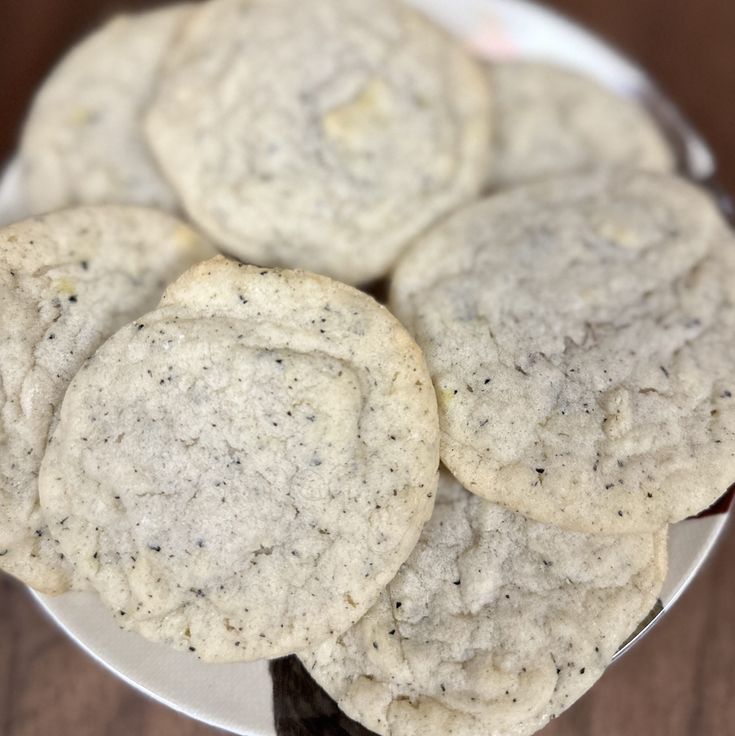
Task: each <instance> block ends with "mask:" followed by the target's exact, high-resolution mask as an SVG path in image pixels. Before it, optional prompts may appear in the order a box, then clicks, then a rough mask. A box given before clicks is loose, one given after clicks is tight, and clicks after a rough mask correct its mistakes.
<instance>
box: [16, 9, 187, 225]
mask: <svg viewBox="0 0 735 736" xmlns="http://www.w3.org/2000/svg"><path fill="white" fill-rule="evenodd" d="M188 12H189V7H188V6H184V5H176V6H173V7H169V8H165V9H163V10H156V11H153V12H149V13H144V14H139V15H128V16H119V17H117V18H114V19H113V20H111V21H110V22H109V23H107V24H106V25H104V26H103V27H102V28H101V29H100V30H98V31H97V32H96V33H93V34H92V35H91V36H89V37H88V38H86V39H85V40H84V41H82V42H81V43H80V44H79V45H78V46H76V47H75V48H74V49H72V51H71V52H70V53H69V54H67V56H66V57H65V58H64V59H63V60H62V61H61V63H60V64H59V65H58V66H57V67H56V69H54V71H53V72H52V73H51V75H50V76H49V78H48V79H47V80H46V81H45V82H44V84H43V86H42V87H41V89H40V91H39V92H38V94H37V95H36V98H35V100H34V102H33V106H32V107H31V111H30V114H29V116H28V120H27V121H26V124H25V129H24V131H23V136H22V139H21V146H20V161H21V168H22V179H23V187H24V190H25V196H26V198H27V201H28V205H29V207H30V209H31V211H32V212H34V213H40V212H49V211H51V210H56V209H61V208H63V207H68V206H69V205H76V204H141V205H150V206H157V207H160V208H163V209H165V210H170V211H173V210H176V209H177V200H176V196H175V195H174V193H173V192H172V191H171V189H170V187H169V186H168V184H167V183H166V182H165V180H164V179H163V177H162V176H161V174H160V173H159V171H158V168H157V165H156V163H155V161H154V160H153V158H152V156H151V155H150V153H149V151H148V148H147V145H146V143H145V141H144V139H143V135H142V131H141V129H140V126H141V116H142V114H143V110H144V109H145V107H146V105H147V103H148V100H149V97H150V96H151V94H152V92H153V89H154V87H155V84H156V80H157V77H158V69H159V67H160V65H161V62H162V59H163V56H164V54H165V52H166V49H167V48H168V45H169V43H170V42H171V40H172V39H173V38H174V36H175V35H176V31H177V29H178V28H179V26H180V24H181V22H182V21H183V19H184V17H185V15H186V14H187V13H188Z"/></svg>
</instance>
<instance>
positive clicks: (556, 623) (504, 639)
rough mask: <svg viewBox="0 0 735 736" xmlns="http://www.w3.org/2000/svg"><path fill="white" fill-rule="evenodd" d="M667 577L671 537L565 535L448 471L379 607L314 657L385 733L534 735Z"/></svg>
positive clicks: (355, 712)
mask: <svg viewBox="0 0 735 736" xmlns="http://www.w3.org/2000/svg"><path fill="white" fill-rule="evenodd" d="M665 572H666V533H665V532H661V533H658V534H640V535H628V536H622V537H605V536H596V535H595V536H591V535H585V534H579V533H576V532H566V531H562V530H560V529H558V528H556V527H553V526H545V525H543V524H539V523H537V522H533V521H529V520H527V519H525V518H524V517H522V516H520V515H518V514H514V513H513V512H511V511H507V510H505V509H503V508H502V507H500V506H497V505H495V504H492V503H490V502H488V501H485V500H484V499H481V498H479V497H477V496H473V495H471V494H469V493H467V492H466V491H465V490H464V489H463V488H462V487H461V486H460V485H459V484H458V483H457V482H456V481H455V480H454V479H453V478H452V477H451V476H449V475H448V474H442V477H441V480H440V483H439V497H438V499H437V505H436V508H435V510H434V515H433V517H432V518H431V520H430V521H429V522H428V524H427V525H426V527H425V528H424V531H423V533H422V535H421V539H420V541H419V543H418V545H417V547H416V549H415V550H414V551H413V553H412V554H411V556H410V557H409V559H408V561H407V562H406V563H405V565H404V566H403V567H402V568H401V570H400V572H399V573H398V575H397V576H396V578H395V579H394V580H393V581H392V582H391V583H390V585H389V586H388V588H387V589H386V591H385V592H384V593H383V595H382V596H381V597H380V599H379V600H378V602H377V603H376V604H375V605H374V606H373V607H372V608H371V609H370V611H368V613H367V614H366V615H365V616H364V617H363V618H362V619H361V620H360V621H359V622H358V623H357V624H356V625H355V626H354V627H352V628H351V629H350V630H349V631H347V633H345V634H344V635H343V636H342V637H341V638H340V639H339V640H337V641H328V642H326V643H324V644H323V645H322V646H321V647H319V648H318V649H317V650H316V651H315V652H313V653H311V654H310V655H308V656H304V657H302V658H303V660H304V664H305V666H306V667H307V669H308V670H309V671H310V672H311V674H312V676H313V677H314V678H315V679H316V681H317V682H318V683H319V684H320V685H321V686H322V687H323V688H324V689H325V690H326V691H327V692H328V693H329V694H330V695H331V696H332V697H333V698H334V699H335V700H336V701H337V703H338V704H339V706H340V708H341V709H342V710H343V711H344V712H345V713H346V714H347V715H348V716H349V717H350V718H353V719H355V720H357V721H359V722H361V723H362V724H363V725H364V726H366V727H367V728H369V729H372V730H373V731H375V732H376V733H378V734H381V735H382V736H422V735H423V734H439V733H443V734H453V736H500V734H502V736H529V735H530V734H532V733H535V732H536V731H537V730H538V729H540V728H542V727H543V726H544V725H545V724H546V723H547V722H548V721H549V720H550V719H552V718H554V717H556V716H557V715H559V713H561V712H562V711H563V710H565V709H566V708H568V707H569V706H570V705H571V704H572V703H573V702H574V701H575V700H577V698H579V697H580V696H581V695H582V694H583V693H584V692H586V691H587V690H588V689H589V688H590V687H591V686H592V685H593V684H594V683H595V681H596V680H597V679H598V678H599V677H600V676H601V675H602V674H603V672H604V670H605V668H606V666H607V665H608V664H609V663H610V662H611V660H612V658H613V656H614V655H615V652H616V651H617V650H618V648H619V647H620V645H621V644H623V643H624V641H625V640H626V638H627V637H629V636H630V635H631V634H632V633H633V632H634V630H635V628H636V626H637V625H638V624H639V623H640V622H641V621H642V620H643V619H644V617H645V616H646V615H647V614H648V613H649V612H650V610H651V609H652V608H653V606H654V604H655V602H656V598H657V595H658V592H659V590H660V588H661V585H662V583H663V580H664V576H665Z"/></svg>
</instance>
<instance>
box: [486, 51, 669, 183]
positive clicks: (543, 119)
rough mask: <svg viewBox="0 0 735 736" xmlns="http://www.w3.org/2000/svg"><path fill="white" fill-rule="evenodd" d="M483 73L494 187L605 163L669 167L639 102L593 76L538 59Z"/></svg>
mask: <svg viewBox="0 0 735 736" xmlns="http://www.w3.org/2000/svg"><path fill="white" fill-rule="evenodd" d="M487 73H488V76H489V80H490V88H491V90H492V93H493V99H494V103H495V106H494V113H493V115H494V117H493V123H494V125H493V143H494V157H493V161H492V165H491V168H490V180H489V185H490V186H491V187H492V188H494V189H503V188H508V187H512V186H516V185H518V184H523V183H528V182H531V181H534V180H539V179H545V178H549V177H552V176H559V175H562V174H573V173H583V172H589V171H592V170H594V169H596V168H600V167H603V166H620V167H631V168H637V169H644V170H647V171H658V172H669V171H673V170H674V168H675V164H676V161H675V159H674V155H673V151H672V150H671V148H670V146H669V144H668V142H667V141H666V139H665V137H664V135H663V133H662V132H661V131H660V130H659V129H658V126H657V125H656V123H655V122H654V121H653V120H652V119H651V118H650V117H649V115H648V113H647V112H646V111H645V110H644V109H643V107H642V106H641V105H640V104H638V103H637V102H634V101H633V100H630V99H628V98H626V97H623V96H622V95H618V94H615V93H614V92H612V91H610V90H608V89H606V88H605V87H603V86H602V85H601V84H599V83H598V82H596V81H595V80H593V79H591V78H589V77H586V76H584V75H582V74H579V73H577V72H573V71H571V70H569V69H565V68H562V67H557V66H553V65H550V64H545V63H539V62H505V63H502V62H499V63H494V64H492V66H490V67H489V68H488V72H487Z"/></svg>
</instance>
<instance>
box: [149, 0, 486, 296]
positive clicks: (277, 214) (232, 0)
mask: <svg viewBox="0 0 735 736" xmlns="http://www.w3.org/2000/svg"><path fill="white" fill-rule="evenodd" d="M489 106H490V102H489V91H488V86H487V83H486V80H485V78H484V75H483V71H482V69H481V68H480V67H479V66H478V65H477V64H476V63H475V62H474V61H472V60H471V59H470V58H469V57H468V56H467V54H466V53H465V52H464V50H463V49H462V48H461V47H460V46H459V45H458V44H457V43H456V42H454V41H453V40H452V39H450V38H449V37H448V36H447V35H445V33H444V32H443V31H442V30H440V29H438V28H437V27H435V26H434V25H432V24H431V23H430V22H429V21H427V20H426V19H424V17H423V16H421V15H419V14H418V13H417V12H416V11H414V10H412V9H411V8H409V7H408V6H407V5H404V4H403V3H402V2H397V1H395V0H374V1H373V2H370V3H365V2H363V0H312V1H311V2H308V3H304V2H300V1H299V0H213V1H212V2H208V3H205V4H203V5H201V6H199V7H198V8H197V10H196V12H194V13H193V14H192V15H191V17H190V20H189V22H188V23H187V24H186V26H185V30H184V32H183V33H182V35H181V37H180V38H179V39H178V41H177V42H176V43H175V44H174V46H173V48H172V50H171V53H170V56H169V58H168V59H167V64H166V71H165V73H164V75H163V79H162V82H161V85H160V88H159V90H158V92H157V94H156V97H155V100H154V102H153V104H152V107H151V110H150V113H149V115H148V118H147V133H148V138H149V141H150V143H151V145H152V148H153V150H154V151H155V153H156V155H157V157H158V159H159V161H160V163H161V165H162V167H163V169H164V170H165V172H166V174H167V176H168V178H169V180H170V181H171V183H172V185H173V186H174V188H175V189H176V191H177V193H178V194H179V195H180V197H181V199H182V202H183V203H184V205H185V207H186V209H187V211H188V213H189V215H190V216H191V217H192V218H193V219H194V220H195V221H196V222H198V223H199V224H200V226H201V227H202V228H203V229H204V230H206V231H207V232H208V233H209V234H210V235H211V236H212V237H213V238H214V239H215V240H216V241H218V242H219V243H220V244H222V245H223V246H224V247H225V248H226V249H227V250H229V251H230V252H231V253H232V254H233V255H236V256H237V257H238V258H240V259H242V260H245V261H248V262H250V263H257V264H258V265H264V266H265V265H283V266H288V267H301V268H307V269H309V270H312V271H317V272H321V273H325V274H328V275H330V276H333V277H336V278H339V279H340V280H342V281H346V282H349V283H363V282H367V281H369V280H371V279H375V278H378V277H380V276H383V275H385V274H386V273H387V271H388V270H389V268H390V266H391V265H392V264H393V262H394V261H395V259H396V258H397V257H398V254H399V253H400V252H401V250H402V249H403V248H404V246H405V245H406V244H407V243H408V242H409V241H410V240H411V239H412V238H413V237H414V236H416V235H417V234H418V233H419V232H421V231H422V230H423V229H424V228H425V227H427V226H428V225H429V224H431V223H432V222H434V221H436V220H437V219H438V218H440V217H441V216H443V215H444V214H446V213H447V212H448V211H450V210H452V209H453V208H456V207H457V206H458V205H460V204H462V203H464V202H466V201H469V200H471V199H472V198H473V197H474V196H475V195H476V194H477V193H478V191H479V190H480V188H481V186H482V184H483V179H484V177H485V176H486V172H487V169H488V166H489V164H490V162H489V149H490V129H489V125H490V112H489Z"/></svg>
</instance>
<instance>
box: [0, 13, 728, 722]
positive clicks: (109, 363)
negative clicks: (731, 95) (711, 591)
mask: <svg viewBox="0 0 735 736" xmlns="http://www.w3.org/2000/svg"><path fill="white" fill-rule="evenodd" d="M20 165H21V170H22V178H23V185H24V193H25V197H26V202H27V206H28V210H29V212H31V213H33V214H40V213H49V212H50V214H43V215H42V216H39V217H35V218H34V219H30V220H26V221H24V222H20V223H17V224H14V225H11V226H9V227H7V228H5V229H4V230H2V231H0V242H1V243H2V257H1V260H0V279H2V291H1V292H0V304H1V305H2V307H1V308H2V311H1V312H0V397H2V403H0V451H1V452H0V518H1V519H2V524H0V568H2V569H4V570H6V571H8V572H10V573H11V574H13V575H15V576H17V577H18V578H20V579H21V580H23V581H25V582H26V583H28V584H29V585H32V586H33V587H35V588H36V589H38V590H41V591H43V592H47V593H55V594H59V593H63V592H65V591H67V590H73V589H76V590H82V589H91V590H94V591H96V592H97V593H98V594H99V596H100V597H101V599H102V600H103V601H104V602H105V603H106V604H107V606H108V607H109V608H110V610H111V612H112V613H113V614H114V615H115V616H116V617H117V619H118V621H119V622H120V625H121V626H123V627H124V628H127V629H130V630H133V631H137V632H139V633H140V634H142V635H143V636H145V637H147V638H149V639H150V640H152V641H157V642H162V643H164V644H167V645H169V646H172V647H175V648H177V649H183V650H188V651H191V652H193V653H195V654H196V656H199V657H200V658H202V659H203V660H205V661H208V662H232V661H251V660H255V659H260V658H274V657H280V656H283V655H287V654H293V653H296V654H298V655H299V656H300V657H301V658H302V661H303V662H304V663H305V665H306V666H307V668H308V670H309V671H310V672H311V674H312V675H313V677H314V678H315V679H316V680H317V682H318V683H320V684H321V685H322V687H324V688H325V689H326V691H327V692H328V693H329V694H330V695H332V696H333V697H334V698H335V699H336V700H337V701H338V703H339V705H340V707H341V708H342V709H343V710H344V712H345V713H346V714H347V715H349V716H350V717H352V718H354V719H356V720H358V721H360V722H361V723H362V724H364V725H365V726H366V727H368V728H370V729H372V730H374V731H375V732H376V733H378V734H381V735H383V736H387V735H389V734H390V736H413V735H417V734H426V733H437V734H440V733H441V734H444V733H453V734H456V735H457V736H465V735H467V736H474V735H475V734H476V735H477V736H480V734H487V733H494V734H498V735H500V734H502V735H511V734H512V735H513V736H523V735H527V734H531V733H534V732H535V731H536V730H538V729H539V728H541V727H543V725H544V724H545V723H546V722H547V721H548V720H549V719H551V718H553V717H554V716H556V715H557V714H558V713H560V712H561V711H563V710H564V709H565V708H566V707H568V706H569V705H570V704H571V703H572V702H574V700H576V699H577V698H578V697H579V696H580V695H581V694H582V693H584V692H585V691H586V690H587V689H588V688H589V687H590V686H591V685H592V684H593V683H594V682H595V680H596V679H597V678H599V677H600V676H601V674H602V673H603V671H604V669H605V667H606V666H607V665H608V664H609V663H610V661H611V660H612V658H613V656H614V655H615V653H616V651H617V650H618V649H619V647H620V646H621V644H622V643H623V642H624V641H625V640H626V639H627V638H628V637H629V636H630V635H631V634H632V633H633V632H634V631H635V629H636V627H637V626H638V624H639V623H640V622H641V621H642V620H643V619H644V618H645V617H646V615H647V614H648V613H649V611H650V610H651V609H652V607H653V606H654V604H655V603H656V599H657V596H658V593H659V591H660V588H661V586H662V584H663V580H664V577H665V574H666V528H667V525H668V524H671V523H674V522H676V521H679V520H681V519H683V518H686V517H687V516H689V515H691V514H694V513H697V512H698V511H700V510H701V509H703V508H706V507H707V506H708V505H710V504H711V503H712V502H714V501H715V500H716V499H717V498H718V497H719V496H720V495H721V494H722V493H723V492H724V491H725V490H726V489H727V487H728V486H729V485H730V483H731V482H732V481H733V480H734V479H735V403H734V401H735V399H733V392H734V391H735V385H734V384H735V382H732V381H730V378H731V376H730V372H731V368H730V367H731V365H732V364H733V363H734V362H735V347H732V341H731V339H730V336H731V335H732V333H733V330H735V286H733V284H735V247H733V246H734V245H735V244H734V243H733V242H732V240H733V236H732V235H731V233H730V232H729V230H728V228H727V226H726V225H725V223H724V222H723V220H722V218H721V216H720V214H719V212H718V211H717V209H716V207H715V206H714V205H713V203H712V202H711V201H710V199H709V198H708V196H707V195H706V194H704V193H703V192H701V191H699V190H698V189H696V188H695V187H694V186H693V185H691V184H689V183H687V182H685V181H683V180H681V179H678V178H677V177H676V176H674V175H673V173H672V172H673V170H674V168H675V160H674V156H673V154H672V152H671V150H670V148H669V146H668V145H667V143H666V141H665V138H664V136H663V135H662V134H661V132H659V131H658V129H657V127H656V125H655V123H654V122H653V121H651V120H650V119H649V118H648V117H647V115H646V114H645V112H644V111H643V110H642V109H640V108H639V107H637V106H636V105H635V104H634V103H632V102H630V101H628V100H622V99H619V98H617V97H616V96H615V95H613V94H612V93H610V92H607V91H606V90H603V89H601V88H599V87H598V86H597V85H596V84H594V83H593V82H591V81H589V80H587V79H585V78H582V77H579V76H577V75H576V74H572V73H571V72H568V71H564V70H560V69H555V68H552V67H548V66H546V65H543V64H538V63H504V64H495V65H492V66H490V67H489V68H483V67H482V66H481V65H480V63H479V62H478V61H476V60H474V59H472V58H470V56H469V55H468V53H467V52H466V51H465V50H464V49H463V48H461V47H460V46H459V45H458V44H457V42H456V41H454V40H453V39H452V38H450V37H448V36H447V35H446V34H445V33H444V32H443V31H441V30H440V29H438V28H437V27H435V26H434V25H433V24H432V23H431V22H430V21H429V20H427V19H426V18H424V17H423V16H421V15H420V14H418V13H417V12H416V11H414V10H412V9H410V8H409V7H408V6H406V5H403V4H402V3H401V2H399V1H398V0H373V2H371V3H369V4H368V3H365V2H364V0H309V1H308V2H299V1H297V0H209V2H205V3H202V4H198V5H182V6H173V7H169V8H167V9H164V10H160V11H155V12H152V13H148V14H145V15H139V16H132V17H125V18H120V19H116V20H114V21H112V22H111V23H109V24H108V25H107V26H105V27H104V28H103V29H102V30H100V31H98V32H97V33H96V34H94V35H93V36H91V37H90V38H89V39H87V40H86V41H84V42H83V43H82V44H81V45H80V46H79V47H78V48H76V49H75V50H73V51H72V52H71V53H70V54H69V55H68V56H67V57H66V59H64V60H63V61H62V62H61V64H60V65H59V67H58V68H57V69H56V70H55V71H54V72H53V73H52V75H51V76H50V77H49V79H48V81H47V82H46V83H45V85H44V86H43V88H42V89H41V91H40V92H39V94H38V96H37V99H36V101H35V103H34V105H33V108H32V110H31V113H30V116H29V119H28V121H27V124H26V128H25V131H24V135H23V139H22V145H21V151H20ZM161 210H164V211H166V212H167V213H166V214H164V212H162V211H161ZM184 220H185V221H187V222H188V224H187V223H185V222H184ZM197 230H199V231H201V232H203V233H205V235H204V236H200V235H198V234H197ZM208 241H209V242H211V243H212V245H210V244H209V242H208ZM215 249H216V250H219V251H220V252H222V253H224V254H226V255H228V256H230V257H224V256H223V255H216V256H215V255H214V254H215V252H216V250H215ZM213 256H214V257H213ZM291 269H306V270H291ZM317 274H320V275H317ZM378 279H388V281H389V286H390V299H389V307H386V306H383V305H381V304H379V303H378V302H377V301H375V300H374V299H373V298H372V297H371V296H368V295H367V294H366V293H364V292H363V291H360V290H359V289H358V288H355V287H356V286H361V287H363V288H366V286H367V285H370V284H371V283H373V282H375V280H378ZM373 291H374V289H373ZM399 320H400V321H399ZM440 460H441V462H443V464H444V466H445V467H444V468H443V469H442V470H441V472H439V470H438V468H439V463H440Z"/></svg>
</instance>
